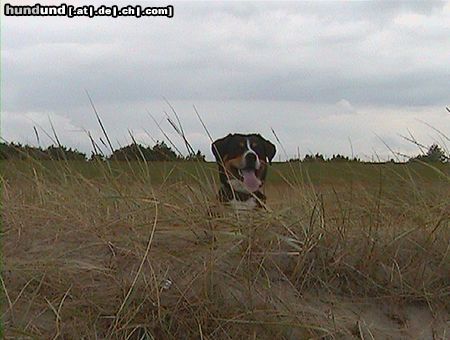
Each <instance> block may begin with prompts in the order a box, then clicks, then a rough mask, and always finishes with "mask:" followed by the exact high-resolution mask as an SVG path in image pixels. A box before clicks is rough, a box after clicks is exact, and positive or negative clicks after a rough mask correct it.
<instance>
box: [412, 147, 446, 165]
mask: <svg viewBox="0 0 450 340" xmlns="http://www.w3.org/2000/svg"><path fill="white" fill-rule="evenodd" d="M413 160H419V161H422V162H427V163H438V162H439V163H445V162H448V160H449V157H448V156H446V155H445V152H444V151H443V150H442V149H441V148H440V147H439V145H437V144H433V145H431V146H430V147H429V149H428V151H427V153H426V154H424V155H419V156H416V157H414V158H413Z"/></svg>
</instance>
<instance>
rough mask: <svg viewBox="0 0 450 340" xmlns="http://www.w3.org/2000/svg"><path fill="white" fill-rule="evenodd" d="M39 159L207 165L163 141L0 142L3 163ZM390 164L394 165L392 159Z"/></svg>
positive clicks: (437, 150) (434, 148)
mask: <svg viewBox="0 0 450 340" xmlns="http://www.w3.org/2000/svg"><path fill="white" fill-rule="evenodd" d="M28 158H33V159H38V160H78V161H95V160H100V161H104V160H117V161H137V160H140V161H143V160H145V161H202V162H204V161H205V155H203V154H202V153H201V151H200V150H198V151H197V152H196V153H191V154H190V155H188V156H182V155H179V154H177V153H176V152H175V151H174V150H173V149H172V148H171V147H170V146H168V145H167V144H166V143H165V142H164V141H162V142H159V141H157V142H156V144H155V145H154V146H153V147H149V146H144V145H141V144H138V143H131V144H129V145H126V146H124V147H121V148H118V149H116V150H113V152H112V153H111V154H110V155H107V156H106V155H104V154H102V153H95V152H92V153H91V155H90V157H88V156H87V155H86V154H85V153H83V152H81V151H78V150H76V149H72V148H67V147H66V146H64V145H57V146H56V145H50V146H49V147H47V148H42V147H35V146H30V145H22V144H20V143H13V142H10V143H3V142H0V160H9V159H28ZM449 160H450V159H449V156H447V155H446V153H445V152H444V151H443V150H442V148H441V147H440V146H439V145H437V144H433V145H431V146H430V147H429V148H428V150H427V151H426V152H425V153H423V154H420V155H417V156H415V157H411V158H410V159H409V161H421V162H427V163H438V162H440V163H448V162H449ZM289 162H303V163H310V162H352V163H362V162H364V161H362V160H361V159H359V158H357V157H348V156H344V155H340V154H336V155H333V156H332V157H326V156H324V155H322V154H320V153H316V154H307V155H305V156H304V157H303V158H291V159H289ZM390 162H395V161H394V160H393V159H391V161H390Z"/></svg>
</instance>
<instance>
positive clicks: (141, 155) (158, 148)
mask: <svg viewBox="0 0 450 340" xmlns="http://www.w3.org/2000/svg"><path fill="white" fill-rule="evenodd" d="M109 159H114V160H118V161H136V160H141V161H142V160H146V161H174V160H178V159H180V158H179V157H177V154H176V153H175V152H174V151H173V150H172V149H171V148H170V147H169V146H168V145H167V144H166V143H164V142H156V144H155V145H154V146H153V148H150V147H146V146H143V145H141V144H137V143H132V144H129V145H127V146H124V147H121V148H119V149H116V150H114V152H113V153H112V154H111V156H109Z"/></svg>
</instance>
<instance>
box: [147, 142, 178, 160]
mask: <svg viewBox="0 0 450 340" xmlns="http://www.w3.org/2000/svg"><path fill="white" fill-rule="evenodd" d="M153 152H154V153H155V155H156V156H157V157H158V159H157V160H161V161H175V160H178V159H179V158H178V156H177V154H176V153H175V152H174V151H173V150H172V149H171V148H170V147H169V146H168V145H167V144H166V143H165V142H164V141H162V142H156V145H155V146H154V147H153Z"/></svg>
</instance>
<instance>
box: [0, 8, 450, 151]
mask: <svg viewBox="0 0 450 340" xmlns="http://www.w3.org/2000/svg"><path fill="white" fill-rule="evenodd" d="M4 3H5V2H4V1H3V2H2V4H4ZM10 3H11V4H19V3H20V4H24V3H25V2H24V1H20V2H19V1H11V2H10ZM29 3H31V4H34V2H29ZM40 3H41V4H50V3H54V4H60V2H54V1H53V2H48V1H47V2H45V1H41V2H40ZM86 3H87V4H96V2H92V1H89V2H86ZM129 3H130V2H123V1H116V2H110V3H109V4H118V5H126V4H129ZM131 3H134V4H141V5H142V6H151V5H158V3H157V2H156V1H152V2H145V1H137V2H136V1H134V2H131ZM97 4H108V2H105V1H102V2H100V3H97ZM168 4H172V5H173V6H174V17H173V18H165V17H142V18H139V19H136V18H117V19H113V18H99V17H97V18H92V19H91V18H73V19H70V18H57V17H45V18H44V17H5V16H3V15H2V18H1V34H2V36H1V44H2V54H1V58H2V60H1V67H2V88H1V90H2V93H1V95H2V114H1V120H2V126H1V128H2V137H3V138H4V139H6V140H9V141H20V142H24V143H30V144H34V145H36V144H37V141H36V137H35V134H34V131H33V126H36V127H37V128H38V130H39V131H40V136H41V144H42V145H48V144H49V143H51V140H50V139H49V138H48V137H46V136H45V133H44V132H43V130H45V131H46V132H47V133H49V134H51V128H50V123H49V120H51V121H52V123H53V125H54V126H55V129H56V131H57V133H58V135H59V139H60V140H61V142H62V143H63V144H66V145H68V146H72V147H76V148H78V149H80V150H82V151H84V152H87V153H88V154H90V150H91V147H90V141H89V138H88V137H87V133H86V131H89V132H90V133H91V134H92V135H93V136H95V138H96V139H98V138H99V137H100V136H101V135H102V134H101V130H100V127H99V126H98V124H97V122H96V119H95V115H94V113H93V111H92V108H91V107H90V104H89V99H88V97H87V95H86V93H85V90H87V91H89V93H90V95H91V96H92V99H93V101H94V103H95V105H96V108H97V110H98V112H99V114H100V116H101V117H102V119H103V122H104V124H105V127H106V129H107V131H108V133H109V135H110V138H111V140H112V142H113V144H114V146H119V145H122V146H123V145H125V144H127V143H129V142H130V141H131V140H130V137H129V133H128V130H130V131H132V133H133V134H134V136H135V137H136V139H137V140H138V141H140V142H142V143H144V144H149V145H152V144H154V143H153V141H152V139H155V140H162V139H164V137H163V135H162V134H161V132H160V131H159V130H158V127H157V126H156V124H155V123H154V122H153V121H152V119H151V118H150V116H149V112H150V113H151V114H152V115H153V116H154V117H155V118H156V119H157V120H158V121H159V122H161V127H162V128H163V129H164V130H165V131H166V132H167V134H168V135H169V136H170V137H171V138H172V139H173V140H174V141H175V142H176V143H177V144H178V145H180V149H182V148H181V145H182V144H181V141H180V139H179V138H178V137H177V136H176V134H175V133H174V131H173V129H172V128H171V127H170V125H169V124H168V123H167V122H166V121H165V120H164V117H165V113H164V112H167V113H169V114H170V113H171V111H170V108H169V106H168V105H167V104H166V103H165V102H164V100H163V98H167V100H168V101H169V102H170V103H171V104H172V105H173V107H174V108H175V109H176V111H177V112H178V114H179V116H180V119H181V121H182V123H183V126H184V130H185V132H186V134H187V136H188V139H189V140H190V141H191V143H192V145H193V146H194V148H198V149H200V150H201V151H202V152H204V153H205V154H206V155H207V156H208V159H212V155H211V152H210V140H209V138H208V136H207V134H206V133H205V131H204V130H203V128H202V125H201V123H200V122H199V120H198V119H197V117H196V115H195V112H194V110H193V105H195V106H196V107H197V109H198V111H199V113H200V115H201V116H202V118H203V120H204V122H205V123H206V125H207V127H208V129H209V131H210V133H211V134H212V137H213V138H219V137H222V136H223V135H225V134H227V133H229V132H244V133H245V132H259V133H261V134H262V135H263V136H265V137H266V138H268V139H270V140H273V141H274V136H273V134H272V132H271V128H273V129H274V130H275V131H276V133H277V135H278V137H279V138H280V140H281V141H282V143H283V146H284V148H285V150H286V153H287V155H288V156H289V157H292V156H294V155H295V154H297V152H298V151H299V152H300V154H301V155H302V156H303V155H304V154H305V153H309V152H314V153H315V152H321V153H324V154H326V155H331V154H333V153H341V154H342V153H343V154H347V155H351V154H352V153H353V154H354V155H357V156H359V157H362V158H371V157H372V156H374V155H379V156H381V157H388V156H389V151H388V149H387V147H386V146H385V144H387V145H389V147H391V148H392V149H394V150H396V151H398V152H402V153H406V154H411V155H413V154H417V153H418V152H419V150H418V148H417V147H416V146H414V145H413V144H412V143H410V142H408V141H406V140H405V139H404V138H402V136H409V134H412V135H413V136H415V138H416V139H417V140H419V141H420V142H422V143H424V144H427V145H429V144H431V143H433V142H438V143H439V144H441V145H443V144H444V142H445V141H446V139H445V137H442V136H441V135H440V133H439V132H437V131H435V129H438V130H440V131H441V132H442V133H443V134H445V135H446V136H447V137H450V114H449V113H447V112H446V110H445V106H449V105H450V2H433V1H418V2H391V1H389V2H388V1H384V2H346V3H343V2H337V1H334V2H320V3H319V2H301V3H299V2H297V3H270V2H246V3H244V2H228V3H220V2H208V3H205V2H182V3H180V2H167V3H165V2H164V3H159V5H160V6H162V5H164V6H165V5H168ZM2 13H3V8H2ZM446 143H447V148H448V147H450V145H449V144H450V143H449V142H448V140H447V141H446ZM443 146H444V147H445V145H443ZM278 149H279V153H278V157H281V159H284V158H286V154H285V153H284V152H283V151H281V149H280V148H278ZM277 159H279V158H277Z"/></svg>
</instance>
